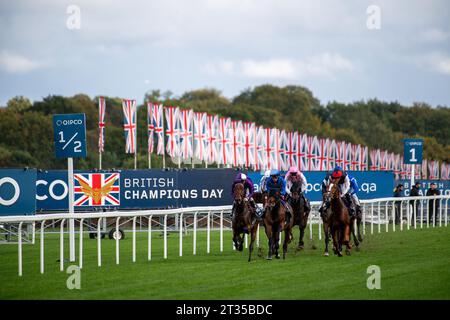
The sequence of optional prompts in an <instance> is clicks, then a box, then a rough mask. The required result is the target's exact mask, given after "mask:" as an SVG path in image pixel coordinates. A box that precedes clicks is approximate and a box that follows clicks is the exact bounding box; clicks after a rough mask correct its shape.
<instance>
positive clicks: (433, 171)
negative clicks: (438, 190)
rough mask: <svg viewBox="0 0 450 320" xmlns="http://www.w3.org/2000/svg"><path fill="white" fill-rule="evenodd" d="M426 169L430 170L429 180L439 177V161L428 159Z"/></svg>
mask: <svg viewBox="0 0 450 320" xmlns="http://www.w3.org/2000/svg"><path fill="white" fill-rule="evenodd" d="M428 169H429V171H430V175H429V178H430V179H431V180H436V179H439V161H435V160H432V161H429V162H428Z"/></svg>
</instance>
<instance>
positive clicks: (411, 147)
mask: <svg viewBox="0 0 450 320" xmlns="http://www.w3.org/2000/svg"><path fill="white" fill-rule="evenodd" d="M422 153H423V140H422V139H404V140H403V163H405V164H421V163H422Z"/></svg>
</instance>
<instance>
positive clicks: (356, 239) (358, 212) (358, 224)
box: [350, 207, 363, 248]
mask: <svg viewBox="0 0 450 320" xmlns="http://www.w3.org/2000/svg"><path fill="white" fill-rule="evenodd" d="M355 211H356V212H355V215H354V216H353V217H352V218H351V219H350V228H351V234H352V235H353V241H354V242H355V246H356V247H357V248H358V247H359V244H360V243H361V242H362V241H363V237H362V235H361V221H362V210H361V208H360V207H357V208H355ZM355 221H356V229H357V230H358V235H356V233H355Z"/></svg>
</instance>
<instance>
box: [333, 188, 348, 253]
mask: <svg viewBox="0 0 450 320" xmlns="http://www.w3.org/2000/svg"><path fill="white" fill-rule="evenodd" d="M330 188H331V199H330V208H331V217H330V219H331V234H332V236H333V247H334V248H333V249H334V254H336V255H338V256H339V257H342V245H345V246H346V247H347V248H346V253H347V255H350V253H351V245H350V216H349V214H348V209H347V207H346V205H345V203H344V201H343V200H342V198H341V192H340V191H339V187H338V185H337V183H332V184H331V185H330Z"/></svg>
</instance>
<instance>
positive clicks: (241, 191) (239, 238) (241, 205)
mask: <svg viewBox="0 0 450 320" xmlns="http://www.w3.org/2000/svg"><path fill="white" fill-rule="evenodd" d="M233 197H234V214H233V221H232V229H233V242H234V247H235V248H236V250H239V251H242V250H243V249H244V246H243V243H244V233H247V234H250V235H251V241H250V246H249V255H248V261H249V262H250V260H251V256H252V251H253V244H254V242H255V239H256V230H257V225H256V223H255V221H256V216H255V212H254V210H253V208H252V207H251V206H250V204H249V203H248V201H247V199H246V197H245V188H244V185H243V184H242V183H237V184H236V185H235V186H234V192H233Z"/></svg>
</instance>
